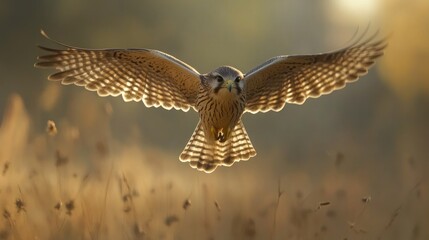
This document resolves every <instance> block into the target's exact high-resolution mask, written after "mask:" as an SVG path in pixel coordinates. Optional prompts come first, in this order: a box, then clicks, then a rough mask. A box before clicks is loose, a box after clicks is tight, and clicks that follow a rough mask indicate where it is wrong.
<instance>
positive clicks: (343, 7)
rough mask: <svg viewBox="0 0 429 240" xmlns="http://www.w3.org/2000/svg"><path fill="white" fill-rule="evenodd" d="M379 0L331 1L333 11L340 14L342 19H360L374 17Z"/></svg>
mask: <svg viewBox="0 0 429 240" xmlns="http://www.w3.org/2000/svg"><path fill="white" fill-rule="evenodd" d="M380 2H381V0H358V1H356V0H331V4H332V7H333V8H334V9H335V11H336V12H337V13H338V12H341V13H342V14H341V15H343V16H342V17H347V18H350V19H356V20H358V19H362V18H366V19H368V17H372V16H374V14H375V13H376V12H377V10H378V9H379V6H380Z"/></svg>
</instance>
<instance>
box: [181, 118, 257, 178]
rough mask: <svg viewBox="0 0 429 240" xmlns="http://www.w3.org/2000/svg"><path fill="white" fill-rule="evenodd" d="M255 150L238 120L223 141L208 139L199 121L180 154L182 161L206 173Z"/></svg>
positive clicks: (241, 158)
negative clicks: (226, 138) (229, 134)
mask: <svg viewBox="0 0 429 240" xmlns="http://www.w3.org/2000/svg"><path fill="white" fill-rule="evenodd" d="M255 155H256V151H255V149H254V148H253V145H252V143H251V142H250V139H249V136H248V135H247V132H246V129H245V128H244V125H243V123H242V122H241V121H240V122H238V123H237V125H236V126H235V128H234V130H233V131H232V132H231V136H230V137H229V138H228V140H227V141H225V142H223V143H222V142H219V141H208V140H207V139H206V137H205V135H204V129H203V125H202V123H201V122H199V123H198V125H197V127H196V129H195V131H194V133H193V134H192V136H191V139H190V140H189V142H188V144H187V145H186V147H185V149H184V150H183V152H182V154H180V160H181V161H182V162H189V165H191V167H193V168H196V169H198V170H200V171H204V172H206V173H211V172H213V171H214V170H215V169H216V167H217V166H231V165H232V164H234V163H235V162H238V161H246V160H249V158H251V157H254V156H255Z"/></svg>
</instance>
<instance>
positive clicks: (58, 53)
mask: <svg viewBox="0 0 429 240" xmlns="http://www.w3.org/2000/svg"><path fill="white" fill-rule="evenodd" d="M42 35H43V36H45V37H46V38H48V39H50V38H49V37H48V36H47V35H46V34H45V33H44V32H43V31H42ZM54 42H56V41H54ZM56 43H57V44H59V45H61V46H62V47H64V48H65V49H52V48H47V47H42V46H40V48H41V49H43V50H46V51H49V52H51V53H52V54H50V55H45V56H39V57H38V58H37V59H38V62H36V64H35V66H36V67H51V68H55V69H57V70H58V72H57V73H54V74H52V75H50V76H49V77H48V79H49V80H54V81H61V83H63V84H65V85H67V84H75V85H78V86H84V87H85V88H86V89H88V90H91V91H97V93H98V95H100V96H108V95H111V96H118V95H122V97H123V99H124V100H125V101H127V102H128V101H140V100H143V103H144V104H145V105H146V106H147V107H152V106H154V107H159V106H162V107H163V108H165V109H171V108H175V109H181V110H183V111H188V110H189V108H190V107H192V106H194V104H195V100H196V98H197V94H198V90H199V86H200V74H199V73H198V72H197V71H196V70H195V69H194V68H192V67H191V66H189V65H187V64H186V63H184V62H182V61H180V60H179V59H177V58H175V57H173V56H170V55H168V54H166V53H163V52H160V51H157V50H150V49H83V48H76V47H71V46H68V45H65V44H62V43H59V42H56Z"/></svg>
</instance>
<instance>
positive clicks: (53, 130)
mask: <svg viewBox="0 0 429 240" xmlns="http://www.w3.org/2000/svg"><path fill="white" fill-rule="evenodd" d="M46 132H47V133H48V135H49V136H55V135H57V133H58V130H57V127H56V126H55V122H54V121H52V120H48V123H47V125H46Z"/></svg>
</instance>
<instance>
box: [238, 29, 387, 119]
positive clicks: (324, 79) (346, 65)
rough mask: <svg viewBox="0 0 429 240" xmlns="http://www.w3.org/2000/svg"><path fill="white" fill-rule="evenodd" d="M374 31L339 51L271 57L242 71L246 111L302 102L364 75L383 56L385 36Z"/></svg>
mask: <svg viewBox="0 0 429 240" xmlns="http://www.w3.org/2000/svg"><path fill="white" fill-rule="evenodd" d="M376 36H377V33H376V34H374V35H373V36H371V37H369V38H368V39H366V40H364V41H361V39H362V37H361V38H359V40H358V41H356V42H355V43H354V44H352V45H350V46H348V47H346V48H343V49H341V50H338V51H335V52H331V53H322V54H317V55H301V56H299V55H297V56H278V57H274V58H272V59H270V60H268V61H266V62H265V63H263V64H262V65H260V66H259V67H256V68H255V69H253V70H251V71H250V72H249V73H247V74H245V77H244V81H245V92H246V111H249V112H251V113H257V112H267V111H269V110H274V111H280V110H281V109H282V108H283V107H284V105H285V104H286V103H294V104H302V103H304V101H305V100H306V99H307V98H308V97H313V98H317V97H319V96H320V95H322V94H328V93H330V92H332V91H334V90H336V89H341V88H343V87H344V86H345V85H346V83H348V82H353V81H355V80H357V79H358V78H359V77H360V76H363V75H365V74H366V73H367V72H368V69H369V68H370V67H371V66H372V65H373V64H374V61H375V59H377V58H378V57H380V56H382V55H383V50H384V49H385V48H386V46H387V43H386V39H382V40H375V38H376Z"/></svg>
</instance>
